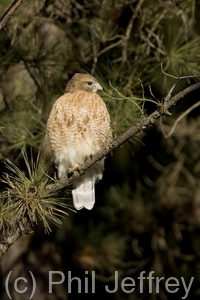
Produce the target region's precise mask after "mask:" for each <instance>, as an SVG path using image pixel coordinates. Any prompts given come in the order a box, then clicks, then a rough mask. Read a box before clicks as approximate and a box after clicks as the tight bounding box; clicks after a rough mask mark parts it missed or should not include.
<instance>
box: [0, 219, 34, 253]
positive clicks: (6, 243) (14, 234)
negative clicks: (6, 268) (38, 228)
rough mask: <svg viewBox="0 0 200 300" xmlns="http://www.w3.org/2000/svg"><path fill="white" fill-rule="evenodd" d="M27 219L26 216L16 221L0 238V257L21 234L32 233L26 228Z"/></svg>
mask: <svg viewBox="0 0 200 300" xmlns="http://www.w3.org/2000/svg"><path fill="white" fill-rule="evenodd" d="M28 221H29V220H28V218H27V217H24V218H23V219H22V220H20V221H17V222H16V224H15V225H14V226H13V228H12V229H11V230H10V231H9V232H8V233H7V234H6V235H5V236H4V237H3V238H2V240H1V242H0V258H1V257H2V256H3V255H4V254H5V253H6V252H7V251H8V249H9V248H10V246H12V244H14V243H15V242H16V241H17V240H18V239H19V238H20V237H21V236H22V235H24V234H30V233H32V231H29V230H27V229H26V227H27V224H28Z"/></svg>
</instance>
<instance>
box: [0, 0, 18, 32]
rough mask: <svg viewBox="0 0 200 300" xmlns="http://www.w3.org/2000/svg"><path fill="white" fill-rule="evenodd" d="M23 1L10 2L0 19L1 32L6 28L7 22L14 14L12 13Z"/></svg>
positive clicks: (14, 0)
mask: <svg viewBox="0 0 200 300" xmlns="http://www.w3.org/2000/svg"><path fill="white" fill-rule="evenodd" d="M23 1H24V0H13V1H12V2H11V4H10V5H9V6H8V8H7V9H6V10H5V12H4V13H3V15H2V16H1V17H0V30H2V29H3V28H4V27H5V26H6V24H7V23H8V21H9V20H10V18H11V17H12V15H13V14H14V12H15V11H16V10H17V8H18V7H19V6H20V4H21V3H22V2H23Z"/></svg>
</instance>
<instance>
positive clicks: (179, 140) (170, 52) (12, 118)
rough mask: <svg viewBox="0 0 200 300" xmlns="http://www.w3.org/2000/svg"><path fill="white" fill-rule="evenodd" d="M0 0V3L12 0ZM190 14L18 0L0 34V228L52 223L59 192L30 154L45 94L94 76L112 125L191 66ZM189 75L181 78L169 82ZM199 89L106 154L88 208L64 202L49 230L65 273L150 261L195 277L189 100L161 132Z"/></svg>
mask: <svg viewBox="0 0 200 300" xmlns="http://www.w3.org/2000/svg"><path fill="white" fill-rule="evenodd" d="M0 2H1V3H0V12H3V11H4V10H5V8H6V7H7V5H9V4H10V1H0ZM199 16H200V3H199V1H195V0H187V1H186V0H177V1H172V0H155V1H148V0H138V1H136V0H133V1H129V0H125V1H124V0H123V1H122V0H115V1H112V0H103V1H89V0H88V1H60V0H51V1H40V0H30V1H24V2H23V4H22V5H21V6H20V7H19V9H18V10H17V11H16V12H15V14H14V16H13V17H12V18H11V20H10V21H9V23H8V24H7V26H6V29H5V30H3V31H2V32H1V33H0V155H1V159H2V158H3V157H4V158H6V168H7V169H6V170H3V169H2V170H1V173H2V174H1V178H2V180H3V184H2V185H1V202H0V211H1V214H0V216H1V217H0V228H2V229H3V228H4V227H7V226H8V227H11V226H12V225H13V224H14V223H15V222H16V221H17V220H20V218H22V217H23V216H24V215H28V216H29V218H30V220H31V222H32V223H39V221H42V223H43V225H44V227H45V229H46V231H48V232H49V231H50V224H51V223H54V224H56V225H58V226H61V217H63V216H65V214H66V209H67V208H69V207H68V205H67V204H66V201H67V200H66V199H65V200H64V199H63V197H62V196H63V191H60V190H51V189H48V188H47V186H48V185H49V183H51V182H52V181H53V182H54V179H53V178H52V176H51V175H52V171H51V169H49V166H48V163H47V165H43V164H38V163H37V159H36V157H37V154H38V152H39V149H40V146H41V143H42V142H43V138H44V136H45V126H46V120H47V118H48V114H49V111H50V109H51V107H52V104H53V102H54V101H55V100H56V99H57V98H58V97H59V96H61V95H62V94H63V92H64V89H65V85H66V83H67V81H68V80H69V79H70V78H71V76H72V74H73V73H75V72H88V73H92V74H94V76H95V77H97V78H98V80H99V82H100V83H101V85H102V86H103V88H104V92H102V94H101V96H102V98H103V99H104V100H105V103H106V105H107V107H108V110H109V112H110V115H111V123H112V128H113V134H114V136H118V135H119V134H121V133H123V132H124V131H126V130H127V129H128V128H129V127H130V126H132V125H134V124H136V123H137V122H138V121H139V120H140V119H141V118H143V117H145V115H147V114H148V113H149V112H151V111H152V110H155V109H156V108H157V100H155V98H154V97H153V94H155V97H157V98H158V99H162V98H163V97H164V96H166V95H167V93H168V92H169V89H170V88H171V87H172V85H173V84H174V83H175V78H174V77H176V78H177V77H179V76H180V75H187V76H191V75H194V76H195V75H198V74H200V55H199V45H200V31H199V28H200V22H199V20H200V18H199ZM166 74H171V75H172V76H167V75H166ZM196 80H199V78H198V77H197V79H196V78H192V79H190V78H187V80H183V81H182V82H181V84H179V85H178V86H177V87H176V89H175V91H173V93H176V92H178V91H179V90H181V89H183V88H184V87H186V86H187V85H188V84H189V83H190V82H195V81H196ZM149 85H150V86H151V89H149V87H148V86H149ZM151 90H152V93H151ZM198 97H199V95H198V93H196V94H195V93H194V94H192V95H191V96H189V97H187V98H186V99H185V100H183V101H182V102H181V104H179V105H178V106H176V107H174V109H173V111H172V115H171V116H165V117H164V118H163V119H162V122H161V121H160V122H157V123H156V124H155V125H154V126H153V127H152V129H149V130H148V132H146V135H144V134H141V135H139V137H137V139H139V140H140V141H142V143H138V140H136V138H135V139H134V142H133V143H129V145H128V147H127V146H125V145H124V146H123V147H121V148H120V149H119V150H117V151H114V153H113V155H112V156H111V157H109V158H108V160H107V161H106V164H105V174H104V180H102V181H101V183H99V185H97V187H96V194H97V195H96V198H97V201H96V204H95V207H94V209H93V210H92V211H89V212H88V211H84V210H82V211H80V212H78V213H77V214H74V213H72V214H71V215H70V216H68V217H67V218H65V219H64V220H63V225H62V228H61V229H58V228H56V229H55V243H56V244H57V245H58V247H59V248H60V249H61V252H62V254H61V255H62V259H61V261H62V265H63V268H64V271H65V272H66V271H68V270H72V271H73V272H75V273H76V272H78V273H79V272H80V270H89V271H92V270H95V271H97V272H96V276H97V281H98V283H99V284H100V287H101V288H102V287H103V285H104V284H105V282H106V283H107V282H109V283H111V284H112V283H113V274H114V271H115V270H119V271H120V278H119V281H120V282H121V280H122V279H123V277H124V276H131V277H132V278H135V279H137V278H138V275H139V272H140V271H144V270H145V271H146V272H147V273H148V272H150V271H152V270H153V271H155V272H156V274H157V276H164V277H165V279H167V277H170V276H174V277H175V276H176V277H179V276H184V277H185V278H186V280H189V279H190V277H191V276H195V279H196V282H197V286H198V285H199V280H200V279H199V272H198V269H199V253H200V243H199V234H200V221H199V220H200V201H199V197H200V190H199V178H200V164H199V155H200V150H199V149H200V136H199V132H200V130H199V129H200V128H199V127H200V119H199V108H196V110H193V111H192V112H190V114H189V116H185V117H184V118H183V119H182V120H181V122H179V123H178V124H176V127H175V130H174V132H173V133H172V134H171V135H170V136H169V137H168V138H165V137H164V135H163V132H165V133H168V132H170V130H171V128H172V127H173V126H174V122H175V120H176V119H177V117H178V116H180V114H181V112H182V111H185V110H186V109H187V108H188V107H190V106H191V105H192V104H193V103H195V102H196V101H197V100H199V98H198ZM142 145H143V146H142ZM21 149H26V152H24V153H23V155H22V152H21ZM31 151H33V156H32V158H31V155H29V153H31ZM25 153H28V154H25ZM47 160H48V158H47ZM24 165H25V167H24ZM1 166H4V164H3V163H2V164H1ZM3 168H4V167H3ZM48 173H49V174H48ZM47 174H48V175H47ZM37 234H38V232H37V229H36V233H35V235H36V236H37ZM37 238H38V240H40V242H41V243H42V242H43V241H42V238H41V236H38V237H37ZM55 261H56V260H55ZM54 266H55V265H54ZM70 268H71V269H70ZM55 269H56V266H55ZM6 271H7V270H6ZM147 273H146V274H147ZM103 288H104V287H103ZM101 290H102V289H101ZM193 295H194V297H195V295H196V294H195V291H192V292H191V297H192V296H193ZM21 296H22V295H21ZM128 296H129V295H128ZM150 296H152V297H151V298H152V299H161V300H165V299H167V296H168V295H166V294H165V291H164V290H162V291H161V293H160V294H159V295H157V294H156V293H155V290H154V294H152V295H149V293H148V288H147V285H146V286H145V290H144V293H143V294H140V293H139V292H138V291H137V290H136V291H135V292H134V293H133V294H130V297H129V298H133V299H136V298H137V299H149V298H150ZM156 296H158V297H157V298H156ZM181 296H183V295H181ZM71 297H73V295H72V296H71ZM95 297H97V299H101V298H102V295H101V293H100V298H98V295H95ZM175 297H176V299H178V297H179V295H178V296H177V295H176V293H175ZM57 298H59V297H57ZM113 298H114V299H127V294H126V295H125V294H124V293H121V291H118V292H117V293H116V294H115V295H113ZM179 298H180V297H179ZM170 299H173V298H172V294H170Z"/></svg>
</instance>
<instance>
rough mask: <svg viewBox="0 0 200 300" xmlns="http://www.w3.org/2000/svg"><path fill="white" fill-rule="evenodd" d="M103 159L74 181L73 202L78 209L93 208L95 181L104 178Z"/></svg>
mask: <svg viewBox="0 0 200 300" xmlns="http://www.w3.org/2000/svg"><path fill="white" fill-rule="evenodd" d="M102 174H103V161H100V162H98V163H97V164H95V165H94V166H92V167H91V168H90V169H88V170H87V171H86V173H85V174H84V175H83V176H82V177H81V178H79V179H78V180H77V181H75V183H74V189H73V190H72V196H73V203H74V206H75V208H76V209H77V210H80V209H82V208H84V207H85V208H86V209H92V208H93V206H94V203H95V182H96V181H97V180H101V179H102V177H103V176H102Z"/></svg>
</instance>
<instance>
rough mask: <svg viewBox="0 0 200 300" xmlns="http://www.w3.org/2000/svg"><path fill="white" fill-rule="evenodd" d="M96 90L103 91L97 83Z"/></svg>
mask: <svg viewBox="0 0 200 300" xmlns="http://www.w3.org/2000/svg"><path fill="white" fill-rule="evenodd" d="M96 88H97V90H98V91H103V88H102V86H101V85H100V84H99V83H97V85H96Z"/></svg>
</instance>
